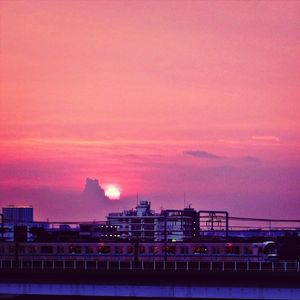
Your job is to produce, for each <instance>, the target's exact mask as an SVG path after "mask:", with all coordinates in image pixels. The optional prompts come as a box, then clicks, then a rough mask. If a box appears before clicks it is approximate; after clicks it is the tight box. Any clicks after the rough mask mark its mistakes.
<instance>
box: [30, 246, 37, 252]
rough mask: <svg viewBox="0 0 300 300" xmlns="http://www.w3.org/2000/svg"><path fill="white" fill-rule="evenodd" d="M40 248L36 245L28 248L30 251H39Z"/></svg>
mask: <svg viewBox="0 0 300 300" xmlns="http://www.w3.org/2000/svg"><path fill="white" fill-rule="evenodd" d="M37 250H38V249H37V247H35V246H30V247H29V248H28V252H29V253H37V252H38V251H37Z"/></svg>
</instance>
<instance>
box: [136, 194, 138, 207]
mask: <svg viewBox="0 0 300 300" xmlns="http://www.w3.org/2000/svg"><path fill="white" fill-rule="evenodd" d="M136 205H137V206H138V205H139V193H136Z"/></svg>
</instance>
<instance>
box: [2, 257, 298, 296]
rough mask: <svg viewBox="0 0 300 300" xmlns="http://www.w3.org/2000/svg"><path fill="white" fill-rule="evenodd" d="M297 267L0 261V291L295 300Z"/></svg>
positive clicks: (294, 264)
mask: <svg viewBox="0 0 300 300" xmlns="http://www.w3.org/2000/svg"><path fill="white" fill-rule="evenodd" d="M91 263H94V265H92V264H91ZM299 267H300V266H299V262H280V263H279V262H270V263H264V262H260V263H254V262H245V263H241V262H197V263H195V262H160V263H158V262H156V263H155V262H143V261H140V262H129V261H128V262H124V261H119V262H118V261H114V262H105V263H103V264H100V262H98V264H96V262H91V261H81V262H79V261H69V260H68V261H31V262H29V261H0V278H1V279H0V295H48V296H49V295H53V296H54V295H55V296H98V297H130V298H132V297H139V298H147V297H149V298H178V299H180V298H195V299H274V300H275V299H276V300H277V299H282V300H283V299H285V300H286V299H298V300H299V299H300V270H299Z"/></svg>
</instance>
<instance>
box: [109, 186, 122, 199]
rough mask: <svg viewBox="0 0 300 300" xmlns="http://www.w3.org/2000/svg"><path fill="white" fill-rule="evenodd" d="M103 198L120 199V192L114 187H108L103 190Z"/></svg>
mask: <svg viewBox="0 0 300 300" xmlns="http://www.w3.org/2000/svg"><path fill="white" fill-rule="evenodd" d="M105 196H107V197H108V198H109V199H111V200H117V199H120V196H121V192H120V190H119V189H118V188H117V187H116V186H115V185H109V186H108V187H107V188H106V189H105Z"/></svg>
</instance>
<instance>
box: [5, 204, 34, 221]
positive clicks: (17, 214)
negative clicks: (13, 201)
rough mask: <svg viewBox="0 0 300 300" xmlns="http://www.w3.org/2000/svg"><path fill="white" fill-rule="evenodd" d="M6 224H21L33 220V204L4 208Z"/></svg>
mask: <svg viewBox="0 0 300 300" xmlns="http://www.w3.org/2000/svg"><path fill="white" fill-rule="evenodd" d="M2 215H3V222H4V224H21V223H32V222H33V207H32V206H14V205H10V206H7V207H3V208H2Z"/></svg>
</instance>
